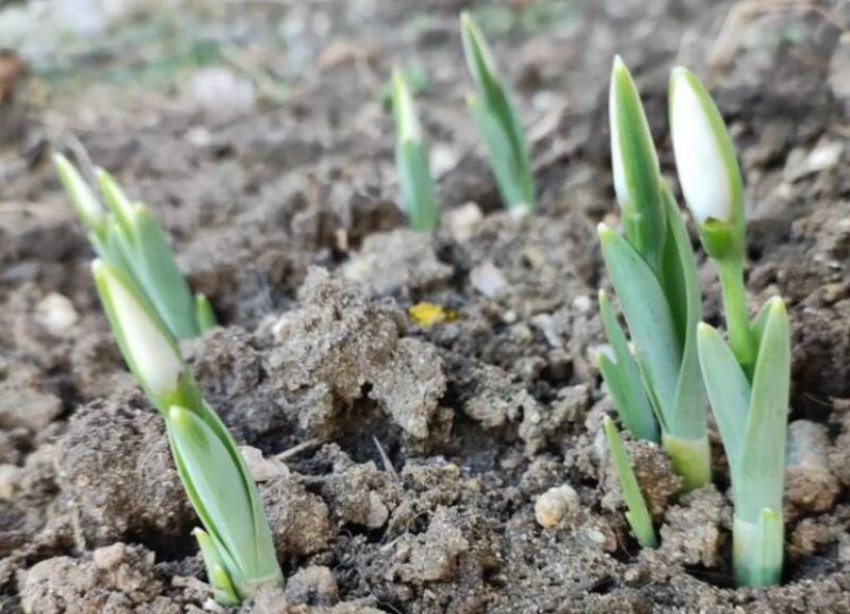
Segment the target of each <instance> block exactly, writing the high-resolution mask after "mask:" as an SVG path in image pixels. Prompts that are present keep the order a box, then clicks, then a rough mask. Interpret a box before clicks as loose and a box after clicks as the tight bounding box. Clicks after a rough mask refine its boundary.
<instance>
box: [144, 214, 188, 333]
mask: <svg viewBox="0 0 850 614" xmlns="http://www.w3.org/2000/svg"><path fill="white" fill-rule="evenodd" d="M128 220H129V223H130V228H131V229H132V230H131V237H132V258H131V263H132V267H133V271H134V273H135V276H136V279H137V280H138V282H139V285H140V286H141V287H142V288H144V290H145V294H147V296H148V298H149V299H150V301H151V303H152V304H153V305H154V307H155V308H156V310H157V312H158V313H159V314H160V315H161V316H162V318H163V320H165V323H166V324H167V325H168V328H169V330H171V332H172V334H173V335H174V336H175V337H177V338H178V339H189V338H192V337H196V336H198V334H199V333H200V329H199V328H198V323H197V319H196V316H195V301H194V298H193V297H192V293H191V291H190V290H189V285H188V284H187V283H186V278H185V277H184V276H183V273H182V272H181V271H180V269H179V268H178V266H177V262H176V261H175V259H174V253H173V252H172V250H171V246H170V245H169V244H168V239H167V238H166V237H165V233H164V232H163V231H162V228H161V227H160V225H159V224H158V223H157V221H156V220H155V219H154V218H153V216H152V215H151V214H150V212H149V211H148V210H147V209H146V208H145V207H144V206H143V205H134V206H133V207H132V209H131V211H130V214H129V218H128Z"/></svg>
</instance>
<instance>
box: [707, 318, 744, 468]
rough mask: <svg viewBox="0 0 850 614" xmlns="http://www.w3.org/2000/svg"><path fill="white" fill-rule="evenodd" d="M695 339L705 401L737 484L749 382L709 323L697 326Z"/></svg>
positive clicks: (733, 355)
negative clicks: (712, 411) (696, 339)
mask: <svg viewBox="0 0 850 614" xmlns="http://www.w3.org/2000/svg"><path fill="white" fill-rule="evenodd" d="M697 337H698V339H699V342H698V346H699V360H700V365H701V367H702V374H703V377H704V378H705V387H706V390H707V391H708V398H709V399H710V400H711V407H712V408H713V410H714V418H715V420H716V421H717V428H718V429H719V430H720V438H721V440H722V441H723V449H724V450H725V451H726V458H728V459H729V466H730V468H731V469H732V479H733V481H737V476H738V474H739V470H740V468H741V467H740V462H741V452H742V445H743V442H744V430H745V428H746V424H747V412H748V411H749V406H750V382H749V381H748V380H747V376H746V374H745V373H744V371H743V370H742V369H741V366H740V365H739V364H738V361H737V359H736V358H735V354H733V353H732V350H731V349H730V348H729V346H728V345H727V344H726V342H725V341H723V338H722V337H721V336H720V333H718V332H717V331H716V330H715V329H714V328H712V327H711V326H709V325H708V324H700V325H699V329H698V333H697Z"/></svg>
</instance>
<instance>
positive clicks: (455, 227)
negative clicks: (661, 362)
mask: <svg viewBox="0 0 850 614" xmlns="http://www.w3.org/2000/svg"><path fill="white" fill-rule="evenodd" d="M41 4H42V3H41V2H38V1H36V0H31V1H30V2H27V3H24V4H23V5H21V4H10V5H9V6H4V4H3V3H0V34H2V33H5V36H9V34H8V32H9V31H10V30H9V27H10V26H9V23H12V24H20V23H29V24H30V27H33V28H36V27H41V28H43V36H41V37H35V38H33V37H26V40H25V41H23V40H22V41H21V42H20V46H19V47H14V46H12V43H9V44H8V45H7V44H6V43H5V42H4V38H2V37H0V48H3V47H7V49H8V50H7V52H6V53H2V54H0V331H1V332H2V334H0V392H2V394H0V612H3V613H4V614H5V613H7V612H8V613H10V614H12V613H15V614H17V613H19V612H25V613H27V614H54V613H56V614H59V613H68V614H71V613H81V614H82V613H88V612H104V613H109V614H119V613H120V614H124V613H129V612H140V613H146V614H170V613H172V612H173V613H175V614H176V613H179V612H200V611H202V610H203V609H208V610H212V611H217V608H218V606H215V605H214V604H213V603H212V602H211V600H210V593H209V590H208V588H207V586H206V585H205V584H204V583H203V579H204V575H203V570H202V565H201V561H200V559H199V555H198V554H197V552H196V547H195V545H194V543H193V542H192V539H191V537H190V530H191V528H192V527H193V526H194V525H195V524H196V523H197V520H196V519H195V517H194V514H193V512H192V510H191V508H190V506H189V505H188V502H187V501H186V499H185V497H184V496H183V494H182V490H181V487H180V483H179V481H178V479H177V475H176V472H175V470H174V468H173V466H172V463H171V459H170V455H169V453H168V448H167V443H166V440H165V437H164V432H163V425H162V423H161V420H160V419H159V418H158V416H157V415H156V414H155V412H153V411H152V409H151V408H150V406H149V405H148V403H147V401H146V400H145V399H144V397H143V395H142V394H141V393H140V392H139V391H138V389H137V388H136V387H135V385H134V383H133V381H132V380H131V378H130V376H129V374H128V373H127V372H126V370H125V369H124V367H123V365H122V362H121V358H120V355H119V353H118V350H117V348H116V346H115V344H114V343H113V341H112V339H111V336H110V334H109V331H108V327H107V324H106V321H105V318H104V317H103V315H102V312H101V310H100V307H99V305H98V303H97V299H96V295H95V292H94V289H93V286H92V283H91V280H90V276H89V271H88V265H89V262H90V260H91V257H92V253H91V250H90V248H89V246H88V244H87V242H86V240H85V237H84V235H83V233H82V232H81V230H80V227H79V225H78V223H77V222H76V220H75V219H74V217H73V215H72V212H71V211H70V209H69V208H68V206H67V203H66V202H65V199H64V197H63V195H62V194H61V192H60V190H59V186H58V184H57V181H56V179H55V178H54V176H53V174H52V171H51V169H50V167H49V164H48V159H47V155H46V154H47V153H48V152H49V149H50V147H57V148H61V149H63V150H67V151H70V152H71V153H75V154H80V152H81V151H83V148H84V150H85V151H87V152H88V155H89V156H90V157H91V159H92V160H93V161H94V162H95V163H96V164H98V165H101V166H104V167H106V168H108V169H110V170H111V171H114V173H115V174H116V176H117V177H118V178H119V179H120V181H121V182H122V183H123V185H124V186H125V188H126V189H127V191H128V192H129V193H130V194H131V195H133V196H134V197H137V198H142V199H143V200H144V201H145V202H147V203H148V204H149V206H150V207H151V209H152V210H153V211H154V212H155V214H156V215H157V217H158V218H159V219H160V220H162V222H163V224H164V226H165V227H166V229H167V230H168V232H169V234H170V236H171V237H172V238H173V242H174V246H175V250H176V252H177V254H178V257H179V262H180V264H181V266H182V267H183V269H184V270H185V271H186V273H187V275H188V278H189V280H190V282H191V284H192V286H193V288H195V289H196V290H198V291H202V292H204V293H206V294H207V295H208V296H209V297H211V300H212V302H213V304H214V306H215V309H216V311H217V313H218V314H219V317H220V319H221V322H222V326H221V327H219V328H217V329H214V330H212V331H210V332H209V333H208V334H206V335H205V336H204V337H203V338H201V339H198V340H194V341H191V342H189V343H186V345H185V347H184V350H185V352H186V354H187V356H189V359H190V363H191V365H192V369H193V371H194V373H195V375H196V376H197V378H198V380H199V382H200V383H201V385H202V387H203V388H204V391H205V393H206V398H207V400H208V401H209V402H210V403H211V404H212V405H213V406H214V407H215V408H216V409H217V410H218V411H219V413H220V414H221V415H222V417H223V419H224V420H225V422H226V423H227V424H228V426H230V428H231V429H232V430H233V432H234V434H235V435H236V437H237V439H238V440H239V442H240V443H241V444H244V445H245V446H246V448H245V450H246V455H247V457H248V458H249V461H250V465H251V467H252V470H253V471H254V473H255V475H256V477H257V480H258V481H259V483H260V489H261V493H262V496H263V499H264V501H265V504H266V507H267V510H268V513H269V516H270V519H271V523H272V527H273V532H274V534H275V540H276V545H277V547H278V553H279V558H280V560H281V563H282V565H283V568H284V572H285V574H286V577H287V585H286V589H285V591H284V593H283V594H280V593H276V592H267V593H263V594H261V595H260V596H259V597H258V598H257V599H256V601H255V602H253V603H249V604H245V605H244V606H243V607H242V608H241V610H240V611H241V612H243V614H248V613H252V614H288V613H293V614H294V613H303V614H308V613H309V614H331V613H332V614H367V613H370V614H371V613H374V612H392V613H406V614H420V613H421V614H432V613H438V612H439V613H442V612H446V613H455V614H461V613H463V614H471V613H476V612H482V613H483V612H488V613H497V614H501V613H505V614H507V613H514V612H527V613H532V612H535V613H544V612H558V613H563V614H568V613H569V614H572V613H575V614H579V613H588V614H590V613H609V612H617V613H624V614H629V613H633V614H643V613H650V612H652V613H665V614H668V613H669V614H673V613H685V612H687V613H690V612H705V613H711V614H733V613H734V614H738V613H740V612H745V613H760V614H767V613H771V614H784V613H789V614H790V613H801V612H812V611H818V612H820V613H822V614H831V613H836V614H840V613H843V614H846V612H848V611H850V534H848V528H850V498H848V486H850V469H848V467H850V456H848V455H850V276H848V270H847V269H848V262H850V261H848V257H850V174H848V173H847V172H846V169H847V165H848V160H850V150H848V136H850V122H848V111H850V89H848V85H847V84H848V83H850V38H848V32H847V29H848V26H850V8H849V7H848V5H847V3H842V2H838V3H830V2H775V3H764V2H741V3H734V2H714V3H703V2H697V1H695V0H693V1H692V0H652V1H650V2H638V1H637V0H635V1H629V0H606V1H596V2H592V1H590V0H586V1H583V2H571V3H565V2H564V3H562V2H552V1H550V0H538V1H536V2H534V1H528V2H514V3H512V4H490V5H485V4H479V5H475V6H473V7H472V8H473V9H474V10H475V12H476V15H477V16H478V18H479V21H480V22H481V23H482V25H483V26H484V27H485V29H486V30H487V31H488V33H489V34H490V38H491V40H492V44H493V47H494V51H495V53H496V55H497V57H498V59H499V61H500V64H501V65H502V68H503V70H504V73H505V75H506V76H507V78H509V80H510V81H511V82H512V84H513V86H514V89H515V90H516V94H517V96H516V101H517V105H518V107H519V110H520V114H521V115H522V118H523V121H524V123H525V124H526V126H527V127H528V136H529V139H530V141H531V144H532V151H533V161H534V167H535V175H536V180H537V184H538V193H539V200H540V212H539V215H537V216H535V217H532V218H527V219H523V220H517V219H513V218H511V217H510V216H508V215H506V214H505V213H504V212H503V211H502V210H501V206H500V204H499V201H498V198H497V195H496V193H495V191H494V184H493V180H492V177H491V175H490V173H489V170H488V168H487V166H486V164H485V163H484V161H483V157H482V152H481V150H480V148H479V145H478V144H477V139H476V135H475V134H474V132H473V129H472V126H471V122H470V121H469V118H468V116H467V114H466V112H465V109H464V104H463V96H464V94H465V93H466V92H468V91H469V89H470V82H469V78H468V76H467V75H466V74H465V69H464V67H463V63H462V55H461V49H460V41H459V37H458V33H457V13H458V11H459V10H460V9H462V8H468V7H469V3H466V2H460V1H454V0H429V1H428V2H413V1H412V0H411V1H409V2H390V1H389V0H384V1H378V0H348V1H347V0H323V1H320V0H311V1H302V2H281V3H275V4H271V3H269V4H268V5H266V4H265V3H254V4H249V3H246V4H245V6H244V7H243V6H237V5H235V4H233V5H231V4H227V3H224V4H223V5H218V4H215V6H212V5H211V6H204V5H203V3H201V2H187V3H186V4H187V5H191V6H182V7H179V8H180V10H181V13H180V17H179V19H178V18H177V17H174V19H175V20H177V21H175V22H169V21H168V19H169V17H168V16H169V15H170V14H171V13H169V12H168V11H169V10H174V6H173V5H174V4H175V2H171V3H168V2H163V3H161V4H162V5H163V6H162V7H160V8H158V9H157V11H155V12H153V14H150V13H149V12H145V11H140V10H139V8H138V7H136V6H134V5H133V4H132V3H126V4H128V6H129V8H127V10H126V12H125V13H121V12H120V11H119V12H118V14H117V15H116V14H112V13H108V12H107V13H102V14H97V13H95V14H94V15H95V17H99V18H100V19H101V21H100V22H98V21H97V19H94V18H90V19H88V20H85V19H82V18H80V19H82V21H80V22H79V23H77V22H74V23H72V24H71V25H72V26H73V27H76V28H77V34H76V37H70V38H68V37H65V38H63V37H62V36H59V35H58V34H57V32H59V30H58V29H57V28H59V27H60V25H61V26H63V27H68V23H70V22H68V23H66V22H62V23H60V24H58V25H57V23H53V22H50V21H49V20H47V21H44V22H40V23H38V26H35V25H33V23H32V21H30V22H26V19H27V18H29V19H30V20H32V19H35V18H36V17H38V15H40V13H38V12H37V10H36V9H38V8H39V6H40V5H41ZM69 4H70V5H71V6H74V3H73V2H69ZM89 4H95V5H97V3H89ZM105 4H108V3H105ZM114 5H115V6H120V5H121V3H115V4H114ZM110 6H111V5H110ZM74 14H75V15H78V16H79V15H80V14H79V13H74ZM10 15H11V17H10ZM54 18H55V19H59V18H61V13H60V14H59V18H57V17H54ZM15 19H17V20H18V21H15ZM104 20H106V22H104ZM110 20H112V21H110ZM180 20H184V22H186V23H190V24H192V28H195V29H192V30H191V31H192V32H196V31H197V32H203V33H204V37H201V38H203V40H202V41H201V42H203V43H204V45H206V46H204V45H200V47H199V46H198V45H199V43H198V41H197V40H195V41H190V42H192V44H193V45H194V46H191V47H190V52H191V53H189V52H186V50H185V49H183V50H182V51H180V53H177V52H175V53H173V54H172V55H171V56H167V57H166V59H172V60H173V57H175V56H176V57H177V58H178V59H179V60H180V61H179V62H177V64H178V66H177V68H174V70H171V69H170V68H169V71H165V76H163V71H162V67H161V65H162V64H163V63H164V62H165V61H164V60H163V59H162V58H163V56H162V55H161V51H162V50H161V43H162V36H164V35H162V32H166V33H167V34H168V36H171V37H172V38H169V39H168V40H172V39H174V40H177V41H178V42H180V41H183V42H185V41H184V40H183V39H181V38H180V37H179V36H177V35H176V34H175V32H178V33H179V32H181V30H180V27H179V24H180V23H183V22H181V21H180ZM59 21H60V22H61V19H59ZM80 23H82V25H80ZM163 23H164V24H166V25H162V24H163ZM175 23H176V24H178V25H177V26H175V25H174V24H175ZM92 24H94V25H92ZM104 24H105V25H104ZM168 24H171V25H168ZM4 26H5V27H6V28H7V29H5V30H4V29H3V28H4ZM17 27H18V28H19V29H18V30H17V32H18V33H22V32H25V28H23V26H17ZM97 27H100V28H101V30H99V31H98V30H95V33H96V35H92V34H91V33H90V34H88V35H86V34H85V33H86V31H87V30H86V28H97ZM187 27H188V26H187ZM144 28H148V30H145V29H144ZM157 28H159V29H157ZM151 29H152V30H153V31H154V35H153V36H152V38H151V35H150V34H149V30H151ZM139 30H142V31H143V32H148V34H147V35H146V36H148V38H145V37H144V36H142V35H141V34H138V31H139ZM116 32H119V33H121V34H120V35H119V34H116ZM184 35H185V32H184ZM87 36H88V38H87ZM22 38H23V37H22ZM9 40H11V37H10V39H9ZM128 41H129V42H128ZM172 42H173V41H172ZM62 45H71V49H72V52H69V53H66V54H63V53H60V51H61V50H63V49H66V47H63V46H62ZM275 45H277V46H275ZM211 49H212V50H213V51H210V50H211ZM205 53H206V55H204V54H205ZM615 53H620V54H622V55H623V56H624V59H625V60H626V62H627V63H628V64H629V66H630V67H631V69H632V71H633V73H634V74H635V76H636V78H637V80H638V84H639V86H640V88H641V89H642V91H643V93H644V98H645V104H646V107H647V112H648V113H649V115H650V120H651V123H652V127H653V132H654V135H655V137H656V142H657V143H658V146H659V151H660V153H661V158H662V166H663V168H664V170H665V171H667V172H670V171H671V170H672V156H671V147H670V143H669V139H668V135H667V128H666V119H665V117H666V93H665V89H666V77H667V74H668V72H669V69H670V68H671V67H672V66H673V65H675V64H678V63H682V64H686V65H688V66H690V67H691V68H692V69H694V70H695V71H696V72H698V73H699V74H701V75H703V76H704V77H705V78H706V80H707V81H708V82H709V83H710V85H711V88H712V91H713V93H714V94H715V96H716V99H717V101H718V104H719V106H720V108H721V109H722V110H723V112H724V115H725V116H726V118H727V120H728V122H729V125H730V129H731V131H732V133H733V136H734V138H735V141H736V144H737V145H738V147H739V153H740V158H741V162H742V166H743V169H744V173H745V176H746V180H747V186H748V187H747V191H748V207H749V211H748V216H749V224H748V228H749V234H748V236H749V254H748V256H749V264H748V268H747V276H748V289H749V292H750V298H751V302H752V307H753V308H754V309H755V307H756V306H757V305H758V304H760V303H761V302H762V301H763V300H765V299H766V298H767V297H769V296H772V295H774V294H777V293H779V294H782V295H783V296H784V297H786V298H787V300H788V303H789V307H790V314H791V318H792V328H793V386H792V408H791V420H792V425H791V429H790V433H789V438H790V441H791V445H790V446H789V468H788V479H787V492H786V501H787V509H786V521H787V528H786V529H787V553H788V556H787V560H788V564H787V568H786V574H785V578H784V580H785V581H784V583H783V585H782V586H780V587H775V588H769V589H735V588H733V586H732V583H731V577H730V569H729V564H728V562H729V527H730V522H731V505H730V502H729V499H728V493H727V490H728V478H727V476H726V470H725V461H724V459H723V456H722V451H721V449H720V446H719V441H718V440H717V438H716V436H715V437H714V439H715V443H716V444H717V445H716V454H715V460H716V466H715V473H716V474H717V476H718V479H717V483H716V486H711V487H707V488H704V489H702V490H699V491H697V492H694V493H692V494H690V495H688V496H685V497H677V496H676V490H677V486H678V484H677V482H676V479H675V478H674V477H673V476H672V475H671V473H670V470H669V465H668V463H667V461H666V460H665V458H664V456H663V455H662V454H661V453H660V452H659V451H658V450H657V449H655V448H653V447H652V446H650V445H647V444H638V443H634V442H629V448H630V452H631V454H632V458H633V460H634V462H635V463H636V469H637V471H638V475H639V478H640V480H641V483H642V485H643V487H644V489H645V490H646V492H647V497H648V499H649V501H650V505H651V508H652V512H653V515H654V517H655V520H656V523H657V526H658V528H659V533H660V535H661V542H662V543H661V546H660V548H659V549H657V550H640V549H639V548H638V546H637V544H636V542H635V541H634V540H633V539H632V538H631V537H630V535H629V531H628V527H627V525H626V523H625V520H624V517H623V513H622V501H621V498H620V495H619V490H618V486H617V483H616V480H615V479H614V478H613V476H612V475H611V472H610V469H609V465H608V462H607V459H606V457H605V449H604V445H603V444H602V439H601V438H600V429H599V427H600V422H601V418H602V416H604V415H605V414H606V413H609V412H611V411H612V408H611V405H610V402H609V400H608V399H607V398H606V396H605V393H604V390H602V388H601V382H600V377H599V373H598V371H597V369H596V368H595V365H594V362H593V355H594V353H595V351H597V350H598V349H599V347H600V345H601V344H602V343H603V335H602V332H601V324H600V321H599V318H598V315H597V310H596V298H595V297H596V292H597V290H598V288H599V287H600V286H602V287H604V286H605V285H606V284H607V281H606V276H605V274H604V270H603V267H602V263H601V258H600V255H599V251H598V248H597V244H596V237H595V225H596V223H598V222H599V221H601V220H607V221H612V222H616V215H617V210H616V206H615V204H614V202H613V190H612V188H611V175H610V170H609V169H610V160H609V157H608V156H609V152H608V130H607V79H608V72H609V69H610V63H611V59H612V57H613V55H614V54H615ZM158 54H159V55H158ZM187 57H189V58H190V59H189V60H187V59H186V58H187ZM190 60H191V61H190ZM395 64H401V65H406V66H408V67H410V68H411V70H414V69H415V70H417V71H421V72H422V73H424V74H426V75H427V77H428V78H427V81H425V82H424V84H423V87H424V89H423V91H422V93H421V97H420V107H421V110H422V114H423V121H424V124H425V126H426V128H427V132H428V134H429V135H430V137H431V141H432V154H433V166H434V170H435V173H436V174H437V175H438V178H439V191H440V196H441V200H442V203H443V207H444V211H443V224H442V229H441V230H440V231H439V232H438V233H436V234H435V235H434V236H429V235H414V234H411V233H410V232H408V231H407V230H405V229H404V221H403V218H402V217H401V215H400V214H399V213H398V211H397V208H396V201H397V197H398V186H397V184H396V181H395V173H394V169H393V153H392V146H393V143H392V118H391V117H390V114H389V113H388V112H387V109H386V108H385V105H384V103H383V100H382V87H383V84H384V83H385V81H386V78H387V77H388V75H389V73H390V71H391V68H392V66H393V65H395ZM166 65H167V66H168V67H172V64H167V63H166ZM154 69H156V70H154ZM671 180H672V177H671ZM700 258H701V260H700V262H701V265H700V273H701V276H702V278H703V280H704V287H705V289H706V291H705V295H706V297H707V302H706V304H705V310H706V318H707V319H708V320H709V321H710V322H713V323H718V322H719V304H718V297H719V288H718V285H717V283H716V280H715V277H714V272H713V270H712V268H711V266H710V265H709V264H707V263H705V262H704V259H702V257H700ZM422 303H430V304H433V305H432V311H436V313H437V315H438V316H439V317H437V318H436V321H433V322H425V321H423V320H422V318H421V317H420V318H417V317H413V315H417V314H419V313H420V311H417V310H416V309H414V310H413V311H411V307H414V306H417V305H420V306H421V304H422ZM412 314H413V315H412Z"/></svg>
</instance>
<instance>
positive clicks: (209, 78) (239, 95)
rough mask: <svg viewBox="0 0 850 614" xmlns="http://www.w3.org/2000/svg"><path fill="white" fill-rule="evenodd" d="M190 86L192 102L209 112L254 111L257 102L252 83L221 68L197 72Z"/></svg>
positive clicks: (204, 69)
mask: <svg viewBox="0 0 850 614" xmlns="http://www.w3.org/2000/svg"><path fill="white" fill-rule="evenodd" d="M188 86H189V97H190V99H191V100H192V102H194V103H196V104H198V105H199V106H201V107H203V108H204V109H207V110H209V111H218V112H221V111H222V110H229V111H232V112H236V113H241V112H242V113H244V112H248V111H251V110H253V109H254V105H255V104H256V102H257V93H256V91H255V89H254V85H253V84H252V83H251V81H250V80H248V79H246V78H244V77H241V76H239V75H236V74H235V73H234V72H233V71H231V70H228V69H227V68H224V67H221V66H212V67H209V68H203V69H201V70H199V71H197V72H196V73H195V74H194V75H193V76H192V78H191V79H190V80H189V82H188Z"/></svg>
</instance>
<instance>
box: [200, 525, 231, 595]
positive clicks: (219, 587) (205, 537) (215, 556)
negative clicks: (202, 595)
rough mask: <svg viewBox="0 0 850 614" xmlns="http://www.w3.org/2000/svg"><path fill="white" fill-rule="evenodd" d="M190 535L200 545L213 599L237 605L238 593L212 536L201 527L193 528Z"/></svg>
mask: <svg viewBox="0 0 850 614" xmlns="http://www.w3.org/2000/svg"><path fill="white" fill-rule="evenodd" d="M192 535H194V536H195V539H196V540H197V541H198V545H199V546H200V547H201V556H202V557H203V559H204V566H205V567H206V569H207V578H208V579H209V582H210V585H211V586H212V587H213V595H214V596H215V600H216V601H218V602H219V603H220V604H222V605H224V606H232V605H239V601H240V600H239V594H238V593H237V592H236V588H235V587H234V586H233V582H232V581H231V580H230V576H229V575H228V573H227V570H226V569H225V561H224V558H223V557H222V556H221V554H220V553H219V551H218V549H217V548H216V546H215V543H214V542H213V540H212V538H210V536H209V534H208V533H207V532H206V531H204V530H202V529H195V530H194V531H192Z"/></svg>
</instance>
